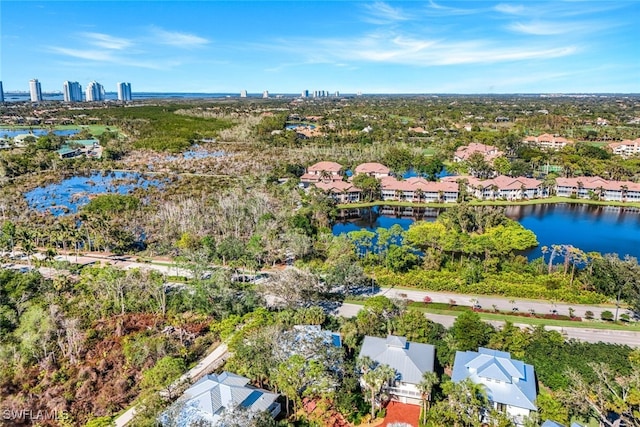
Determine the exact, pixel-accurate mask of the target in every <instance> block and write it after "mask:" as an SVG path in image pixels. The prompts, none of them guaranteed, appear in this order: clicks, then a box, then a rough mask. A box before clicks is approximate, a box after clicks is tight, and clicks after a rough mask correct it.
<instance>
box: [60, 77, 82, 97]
mask: <svg viewBox="0 0 640 427" xmlns="http://www.w3.org/2000/svg"><path fill="white" fill-rule="evenodd" d="M62 94H63V96H64V102H80V101H82V86H80V83H78V82H70V81H68V80H67V81H65V82H64V83H63V84H62Z"/></svg>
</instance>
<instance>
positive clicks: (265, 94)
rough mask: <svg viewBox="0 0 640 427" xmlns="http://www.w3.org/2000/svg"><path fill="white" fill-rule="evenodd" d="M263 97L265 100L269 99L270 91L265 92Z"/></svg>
mask: <svg viewBox="0 0 640 427" xmlns="http://www.w3.org/2000/svg"><path fill="white" fill-rule="evenodd" d="M262 97H263V98H268V97H269V91H268V90H265V91H264V92H262Z"/></svg>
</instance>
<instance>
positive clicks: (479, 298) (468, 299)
mask: <svg viewBox="0 0 640 427" xmlns="http://www.w3.org/2000/svg"><path fill="white" fill-rule="evenodd" d="M56 258H58V259H66V260H67V261H69V262H71V263H80V264H87V263H91V262H97V263H105V264H111V265H113V266H116V267H119V268H122V269H125V270H129V269H135V268H139V269H141V270H155V271H158V272H160V273H163V274H166V275H168V276H181V277H186V278H191V277H192V273H191V272H190V271H188V270H186V269H183V268H179V267H177V266H175V265H171V266H168V265H162V264H155V263H141V262H136V261H135V258H133V257H115V256H106V255H102V254H99V253H92V254H89V255H85V256H80V257H76V256H75V255H74V254H68V255H59V256H58V257H56ZM376 295H385V296H387V297H390V298H406V299H410V300H413V301H422V300H423V299H424V297H425V296H429V297H430V298H431V300H432V301H433V302H442V303H449V302H450V301H451V300H453V301H455V302H456V304H458V305H468V306H472V305H474V304H475V303H477V304H479V305H480V306H482V307H483V308H484V309H492V308H493V306H494V305H495V307H496V308H497V309H499V310H502V311H511V310H512V309H513V308H514V307H516V308H517V309H518V311H520V312H523V313H529V312H530V311H531V310H534V311H535V312H536V313H539V314H547V313H551V312H552V310H556V311H557V313H558V314H564V315H569V308H572V309H574V315H575V316H579V317H586V316H585V314H586V312H587V311H591V312H593V315H594V317H595V318H596V319H599V318H600V314H601V313H602V312H603V311H605V310H609V311H611V312H612V313H614V315H615V312H616V307H615V306H614V305H581V304H567V303H560V302H552V301H542V300H530V299H518V298H510V297H499V296H485V295H475V296H474V295H465V294H456V293H453V292H432V291H422V290H408V289H395V288H380V289H379V291H378V292H377V294H376ZM474 300H475V301H474ZM512 300H513V301H514V302H513V303H512V302H511V301H512ZM623 313H626V314H628V315H629V316H632V315H633V313H632V312H631V311H629V310H627V309H626V307H620V309H619V310H618V315H620V314H623Z"/></svg>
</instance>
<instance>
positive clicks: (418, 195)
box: [414, 188, 424, 203]
mask: <svg viewBox="0 0 640 427" xmlns="http://www.w3.org/2000/svg"><path fill="white" fill-rule="evenodd" d="M414 194H415V196H416V199H418V203H420V202H422V198H423V197H424V191H423V190H422V189H421V188H418V189H417V190H416V192H415V193H414Z"/></svg>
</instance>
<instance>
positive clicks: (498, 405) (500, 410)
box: [496, 403, 507, 413]
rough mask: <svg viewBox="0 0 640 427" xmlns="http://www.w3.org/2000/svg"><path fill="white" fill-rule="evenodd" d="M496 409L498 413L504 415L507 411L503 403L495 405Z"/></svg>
mask: <svg viewBox="0 0 640 427" xmlns="http://www.w3.org/2000/svg"><path fill="white" fill-rule="evenodd" d="M496 409H497V410H498V412H502V413H505V412H506V411H507V405H505V404H504V403H496Z"/></svg>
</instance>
